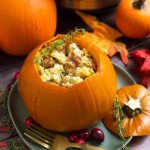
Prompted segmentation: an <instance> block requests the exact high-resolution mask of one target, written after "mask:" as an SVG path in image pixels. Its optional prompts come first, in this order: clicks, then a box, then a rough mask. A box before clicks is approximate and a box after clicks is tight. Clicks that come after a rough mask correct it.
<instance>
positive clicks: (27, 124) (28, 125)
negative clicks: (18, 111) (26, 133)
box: [25, 117, 35, 128]
mask: <svg viewBox="0 0 150 150" xmlns="http://www.w3.org/2000/svg"><path fill="white" fill-rule="evenodd" d="M32 124H35V121H34V120H33V119H32V118H31V117H28V118H27V119H26V120H25V126H26V127H27V128H29V127H30V126H31V125H32Z"/></svg>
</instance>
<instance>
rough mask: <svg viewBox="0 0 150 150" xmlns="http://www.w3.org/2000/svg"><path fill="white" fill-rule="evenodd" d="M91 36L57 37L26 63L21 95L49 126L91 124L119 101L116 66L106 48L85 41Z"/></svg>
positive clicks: (68, 128) (70, 128)
mask: <svg viewBox="0 0 150 150" xmlns="http://www.w3.org/2000/svg"><path fill="white" fill-rule="evenodd" d="M86 34H87V33H86V32H84V33H83V32H82V30H79V29H78V30H76V31H75V32H70V33H69V34H67V35H57V36H55V37H54V38H52V39H50V40H48V41H46V42H44V43H42V44H41V45H40V46H38V47H37V48H35V50H33V52H32V53H31V54H30V55H29V56H28V57H27V59H26V61H25V63H24V65H23V67H22V70H21V72H20V76H19V84H18V88H19V92H20V95H21V97H22V99H23V101H24V104H25V106H26V108H27V110H28V111H29V113H30V115H31V117H32V118H33V119H34V120H36V121H37V122H38V123H39V124H40V125H41V126H42V127H44V128H47V129H50V130H55V131H73V130H81V129H85V128H88V127H90V126H91V125H93V124H95V123H96V122H97V121H99V120H100V119H102V118H103V117H104V116H105V115H106V113H107V112H108V110H109V109H110V108H111V106H112V104H113V100H114V97H115V94H116V90H117V79H116V73H115V70H114V67H113V65H112V63H111V61H110V59H109V58H108V57H107V55H106V54H105V53H104V52H102V51H99V50H98V49H95V48H94V47H90V48H89V47H86V46H85V45H84V43H83V36H85V35H86ZM80 39H82V40H80ZM85 40H86V39H85ZM83 45H84V46H83Z"/></svg>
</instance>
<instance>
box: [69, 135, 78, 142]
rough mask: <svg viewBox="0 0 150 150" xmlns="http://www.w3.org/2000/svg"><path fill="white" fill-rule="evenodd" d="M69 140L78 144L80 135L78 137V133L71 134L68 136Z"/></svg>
mask: <svg viewBox="0 0 150 150" xmlns="http://www.w3.org/2000/svg"><path fill="white" fill-rule="evenodd" d="M68 139H69V141H70V142H73V143H76V142H77V140H78V135H77V133H71V134H70V135H69V136H68Z"/></svg>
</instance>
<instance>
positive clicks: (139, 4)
mask: <svg viewBox="0 0 150 150" xmlns="http://www.w3.org/2000/svg"><path fill="white" fill-rule="evenodd" d="M144 3H145V0H135V1H134V2H133V3H132V4H133V7H134V8H136V9H142V8H144Z"/></svg>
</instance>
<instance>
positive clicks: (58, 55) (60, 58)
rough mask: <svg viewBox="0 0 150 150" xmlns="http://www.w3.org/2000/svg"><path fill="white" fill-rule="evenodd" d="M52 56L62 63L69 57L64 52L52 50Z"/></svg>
mask: <svg viewBox="0 0 150 150" xmlns="http://www.w3.org/2000/svg"><path fill="white" fill-rule="evenodd" d="M51 56H52V57H54V58H55V59H56V60H58V61H59V62H60V63H62V64H64V63H65V61H66V59H67V57H66V56H65V54H64V53H63V52H58V51H52V53H51Z"/></svg>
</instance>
